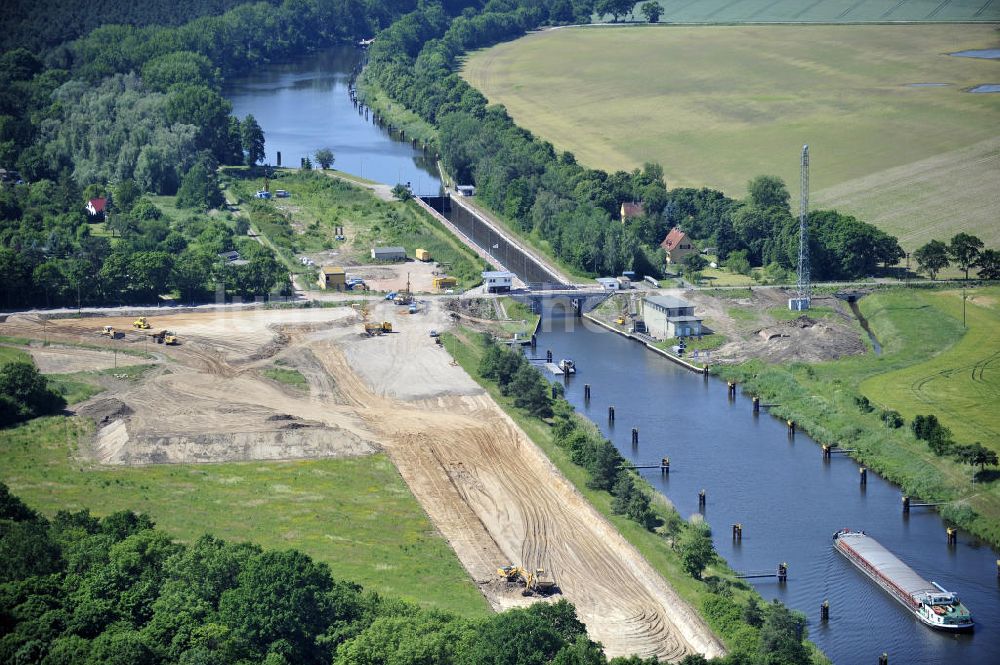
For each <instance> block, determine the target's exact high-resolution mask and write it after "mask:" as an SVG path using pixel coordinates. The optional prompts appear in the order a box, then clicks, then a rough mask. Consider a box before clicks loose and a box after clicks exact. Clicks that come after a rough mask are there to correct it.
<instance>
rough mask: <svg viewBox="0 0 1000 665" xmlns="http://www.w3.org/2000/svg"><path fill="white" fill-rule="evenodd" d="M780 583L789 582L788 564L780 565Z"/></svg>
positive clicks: (782, 563)
mask: <svg viewBox="0 0 1000 665" xmlns="http://www.w3.org/2000/svg"><path fill="white" fill-rule="evenodd" d="M778 581H779V582H787V581H788V564H787V563H785V562H781V563H779V564H778Z"/></svg>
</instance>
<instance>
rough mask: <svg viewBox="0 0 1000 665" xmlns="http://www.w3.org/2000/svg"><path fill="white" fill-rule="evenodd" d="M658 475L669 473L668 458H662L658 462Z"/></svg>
mask: <svg viewBox="0 0 1000 665" xmlns="http://www.w3.org/2000/svg"><path fill="white" fill-rule="evenodd" d="M660 473H670V458H669V457H664V458H662V459H661V460H660Z"/></svg>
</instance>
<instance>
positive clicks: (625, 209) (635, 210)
mask: <svg viewBox="0 0 1000 665" xmlns="http://www.w3.org/2000/svg"><path fill="white" fill-rule="evenodd" d="M645 214H646V210H645V208H643V207H642V204H641V203H636V202H634V201H632V202H629V201H626V202H625V203H623V204H622V209H621V216H622V224H624V223H625V222H627V221H628V220H630V219H632V218H633V217H642V216H643V215H645Z"/></svg>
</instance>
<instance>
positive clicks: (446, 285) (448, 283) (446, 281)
mask: <svg viewBox="0 0 1000 665" xmlns="http://www.w3.org/2000/svg"><path fill="white" fill-rule="evenodd" d="M456 284H458V280H457V279H455V278H454V277H449V276H448V275H441V276H439V277H435V278H434V288H435V289H450V288H451V287H453V286H455V285H456Z"/></svg>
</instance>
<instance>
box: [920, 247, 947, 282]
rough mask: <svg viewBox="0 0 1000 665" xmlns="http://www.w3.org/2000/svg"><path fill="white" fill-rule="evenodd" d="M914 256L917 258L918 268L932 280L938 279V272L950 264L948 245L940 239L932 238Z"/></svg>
mask: <svg viewBox="0 0 1000 665" xmlns="http://www.w3.org/2000/svg"><path fill="white" fill-rule="evenodd" d="M913 258H915V259H916V260H917V270H919V271H921V272H923V273H925V274H926V275H927V276H928V277H930V278H931V279H932V280H933V279H936V278H937V274H938V273H939V272H940V271H941V270H943V269H944V268H947V267H948V265H949V264H950V261H949V260H948V246H947V245H945V244H944V243H943V242H941V241H940V240H931V241H930V242H929V243H927V244H926V245H924V246H923V247H921V248H919V249H918V250H917V251H915V252H914V253H913Z"/></svg>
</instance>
